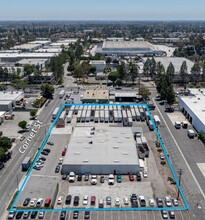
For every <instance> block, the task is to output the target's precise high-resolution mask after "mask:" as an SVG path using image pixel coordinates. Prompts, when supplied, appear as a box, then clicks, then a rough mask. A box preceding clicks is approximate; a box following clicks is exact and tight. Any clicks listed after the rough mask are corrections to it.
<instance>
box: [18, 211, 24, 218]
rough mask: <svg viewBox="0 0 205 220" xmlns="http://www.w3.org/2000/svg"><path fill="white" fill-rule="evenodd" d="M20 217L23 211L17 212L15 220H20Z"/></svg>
mask: <svg viewBox="0 0 205 220" xmlns="http://www.w3.org/2000/svg"><path fill="white" fill-rule="evenodd" d="M22 215H23V211H19V212H17V214H16V219H21V217H22Z"/></svg>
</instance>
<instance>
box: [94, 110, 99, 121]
mask: <svg viewBox="0 0 205 220" xmlns="http://www.w3.org/2000/svg"><path fill="white" fill-rule="evenodd" d="M94 120H95V123H98V122H99V111H97V110H95V119H94Z"/></svg>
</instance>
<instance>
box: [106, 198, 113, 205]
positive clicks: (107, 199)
mask: <svg viewBox="0 0 205 220" xmlns="http://www.w3.org/2000/svg"><path fill="white" fill-rule="evenodd" d="M111 203H112V199H111V197H110V196H107V197H106V204H107V205H111Z"/></svg>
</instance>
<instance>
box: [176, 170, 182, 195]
mask: <svg viewBox="0 0 205 220" xmlns="http://www.w3.org/2000/svg"><path fill="white" fill-rule="evenodd" d="M178 173H179V186H181V176H182V169H179V172H178ZM177 199H179V188H178V194H177Z"/></svg>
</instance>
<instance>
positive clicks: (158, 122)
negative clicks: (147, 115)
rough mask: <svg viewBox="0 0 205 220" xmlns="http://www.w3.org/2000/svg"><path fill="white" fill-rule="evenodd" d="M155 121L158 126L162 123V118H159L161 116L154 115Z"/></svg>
mask: <svg viewBox="0 0 205 220" xmlns="http://www.w3.org/2000/svg"><path fill="white" fill-rule="evenodd" d="M154 122H155V124H156V125H157V126H159V125H160V119H159V116H158V115H154Z"/></svg>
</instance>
